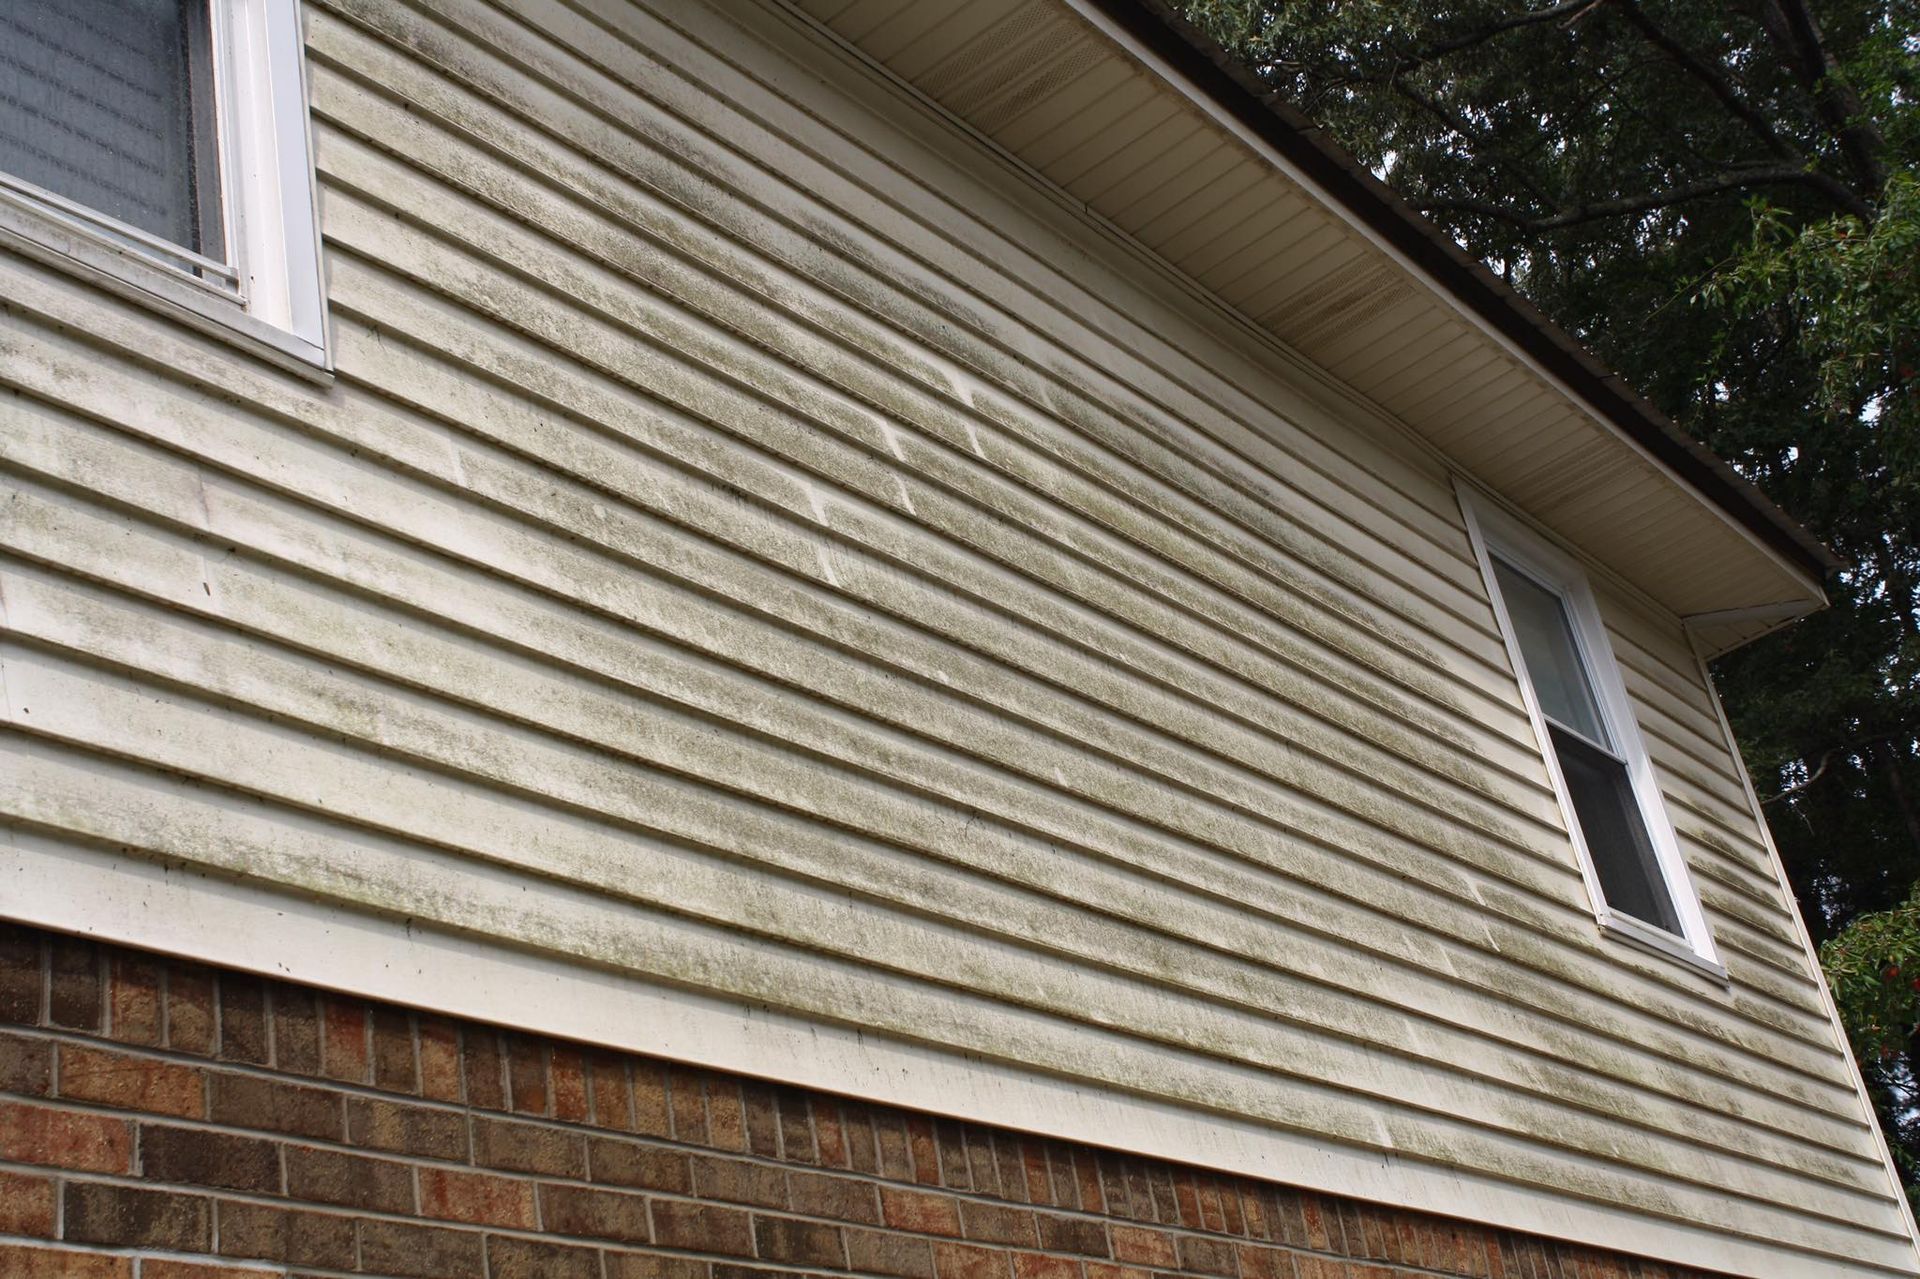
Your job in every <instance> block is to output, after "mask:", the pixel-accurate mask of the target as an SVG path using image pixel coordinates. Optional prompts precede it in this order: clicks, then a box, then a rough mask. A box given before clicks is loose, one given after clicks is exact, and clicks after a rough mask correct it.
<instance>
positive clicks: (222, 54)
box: [0, 0, 332, 372]
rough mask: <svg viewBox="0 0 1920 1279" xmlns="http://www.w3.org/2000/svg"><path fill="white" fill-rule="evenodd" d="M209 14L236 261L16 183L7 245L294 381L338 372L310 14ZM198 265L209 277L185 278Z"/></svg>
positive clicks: (249, 4) (284, 3) (225, 0)
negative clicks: (323, 230)
mask: <svg viewBox="0 0 1920 1279" xmlns="http://www.w3.org/2000/svg"><path fill="white" fill-rule="evenodd" d="M209 10H210V13H209V17H210V19H211V36H212V48H213V94H214V120H215V130H216V144H215V151H216V154H217V155H218V157H219V164H220V193H221V212H222V222H223V224H224V227H225V231H226V245H227V249H226V252H227V255H228V261H227V262H226V263H224V264H223V263H214V262H210V261H205V260H201V259H198V258H197V256H196V255H195V254H193V253H192V252H190V251H189V250H187V249H185V248H182V247H180V246H178V245H171V244H168V243H166V242H165V241H163V240H160V239H159V238H157V237H155V236H152V235H149V234H147V233H146V232H144V231H141V230H139V229H138V228H134V227H129V226H126V225H124V224H121V223H117V222H115V221H114V220H113V219H111V218H108V217H106V216H104V215H103V214H100V213H98V212H95V211H93V210H90V209H86V208H84V207H82V206H80V205H77V204H75V203H74V202H72V201H70V200H66V199H63V198H62V197H60V196H58V195H56V194H54V193H52V192H48V191H44V190H41V189H39V188H37V187H34V186H31V185H30V184H28V183H26V182H23V181H21V180H19V179H16V178H12V177H10V176H8V175H5V174H0V244H4V245H6V246H7V247H10V248H13V249H15V250H17V251H19V252H22V253H24V254H26V255H27V256H29V257H32V258H34V259H36V260H38V261H41V262H45V263H47V264H49V265H52V266H56V267H59V268H60V269H62V270H66V271H69V272H72V273H74V274H77V275H80V276H82V277H84V278H87V279H89V280H91V281H92V282H94V283H96V284H99V285H101V286H102V287H105V288H107V289H109V290H111V291H112V292H114V293H117V294H119V295H120V296H122V297H125V298H128V299H130V300H132V301H136V302H139V303H141V304H143V305H147V306H151V307H154V308H156V309H158V310H160V311H162V312H164V313H166V314H169V315H171V316H173V317H175V318H177V319H180V320H182V321H184V322H186V323H188V324H190V325H192V326H193V327H195V328H197V329H199V330H201V331H202V332H206V333H210V334H213V335H215V336H218V337H222V338H226V339H229V340H232V341H235V342H237V343H239V344H240V345H242V346H245V347H248V348H250V349H252V350H254V351H255V352H256V353H257V354H260V355H262V356H264V357H266V358H268V359H270V360H272V361H274V362H275V363H277V364H280V365H282V366H283V367H289V368H294V369H296V370H297V371H301V372H312V371H314V370H322V371H329V370H331V368H332V350H331V347H330V345H329V341H328V334H327V323H326V286H325V275H324V273H323V270H322V265H321V260H320V217H319V205H318V200H317V194H316V189H315V182H314V170H313V145H312V139H311V136H310V131H309V125H308V118H307V82H306V49H305V40H304V39H303V36H302V28H301V21H300V0H209ZM194 262H200V264H201V266H202V267H203V271H204V273H202V272H196V271H194V270H192V269H190V268H189V267H188V266H187V265H184V264H187V263H194ZM209 275H211V276H213V277H215V278H212V279H209V278H207V277H208V276H209ZM222 277H224V278H222Z"/></svg>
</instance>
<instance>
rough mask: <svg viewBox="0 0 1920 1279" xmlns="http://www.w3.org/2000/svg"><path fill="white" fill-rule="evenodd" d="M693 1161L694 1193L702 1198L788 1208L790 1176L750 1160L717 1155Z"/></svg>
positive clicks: (767, 1165)
mask: <svg viewBox="0 0 1920 1279" xmlns="http://www.w3.org/2000/svg"><path fill="white" fill-rule="evenodd" d="M691 1162H692V1168H693V1193H695V1194H696V1195H698V1196H700V1197H701V1198H702V1199H719V1200H722V1201H724V1202H726V1203H739V1204H753V1205H754V1206H755V1207H759V1208H784V1207H786V1206H787V1176H786V1174H785V1173H784V1172H782V1171H781V1170H780V1169H778V1168H776V1167H773V1166H771V1165H769V1164H760V1163H755V1162H753V1161H752V1160H750V1159H722V1158H719V1157H718V1156H714V1155H695V1156H694V1157H693V1159H692V1161H691Z"/></svg>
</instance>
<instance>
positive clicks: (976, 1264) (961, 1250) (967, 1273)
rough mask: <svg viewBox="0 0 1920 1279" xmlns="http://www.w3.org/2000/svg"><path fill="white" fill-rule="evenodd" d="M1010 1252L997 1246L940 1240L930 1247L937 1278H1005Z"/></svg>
mask: <svg viewBox="0 0 1920 1279" xmlns="http://www.w3.org/2000/svg"><path fill="white" fill-rule="evenodd" d="M1010 1255H1011V1254H1009V1253H1007V1252H1005V1251H1003V1250H1001V1249H998V1248H981V1247H977V1246H975V1245H974V1244H970V1243H950V1242H947V1241H946V1240H942V1241H941V1242H939V1243H936V1244H935V1245H934V1246H933V1267H934V1273H936V1274H937V1275H938V1276H939V1279H1007V1277H1008V1275H1010V1274H1011V1273H1012V1267H1011V1263H1010V1262H1009V1260H1008V1258H1009V1256H1010Z"/></svg>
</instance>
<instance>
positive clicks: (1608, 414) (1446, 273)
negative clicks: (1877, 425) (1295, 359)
mask: <svg viewBox="0 0 1920 1279" xmlns="http://www.w3.org/2000/svg"><path fill="white" fill-rule="evenodd" d="M1085 3H1088V4H1089V5H1090V6H1091V7H1093V8H1096V9H1098V10H1099V11H1100V12H1101V13H1102V14H1104V15H1105V16H1106V17H1107V18H1108V19H1109V20H1110V21H1112V22H1113V23H1114V24H1115V25H1116V26H1117V27H1119V28H1120V29H1121V30H1123V31H1125V32H1126V33H1127V34H1128V35H1129V36H1130V37H1132V38H1133V39H1135V40H1137V41H1139V42H1140V44H1141V45H1143V46H1145V47H1146V48H1147V49H1149V50H1150V51H1152V52H1153V54H1154V55H1155V56H1157V57H1159V58H1161V59H1162V60H1163V61H1165V62H1166V64H1167V65H1168V66H1170V67H1171V68H1173V69H1174V70H1175V71H1177V72H1178V73H1179V74H1180V75H1182V76H1184V77H1186V78H1187V79H1188V80H1190V81H1191V82H1192V83H1193V84H1194V86H1195V87H1196V88H1198V89H1199V90H1200V91H1201V92H1203V93H1205V94H1206V95H1207V96H1208V97H1209V98H1211V99H1212V100H1213V101H1214V102H1215V103H1216V104H1218V105H1219V106H1220V107H1222V108H1223V109H1225V110H1226V111H1228V112H1229V113H1230V114H1231V115H1232V116H1233V117H1234V119H1235V120H1236V121H1237V122H1238V123H1239V124H1240V125H1242V126H1243V127H1245V128H1247V129H1248V130H1249V131H1251V132H1252V133H1253V134H1254V135H1255V136H1257V137H1258V138H1259V139H1260V140H1261V141H1262V142H1264V143H1266V144H1267V145H1269V146H1271V147H1272V148H1273V149H1274V150H1275V151H1276V152H1278V153H1279V154H1280V155H1281V156H1282V157H1284V158H1285V159H1286V160H1287V161H1288V162H1289V163H1291V164H1293V165H1295V166H1296V167H1297V168H1298V169H1299V170H1300V171H1301V173H1302V174H1304V175H1305V176H1306V177H1307V178H1309V179H1310V180H1312V181H1313V182H1314V183H1315V184H1316V185H1318V186H1319V187H1320V189H1321V190H1322V191H1324V192H1325V193H1326V194H1327V195H1328V196H1329V197H1330V198H1332V199H1333V200H1334V201H1336V202H1337V203H1338V204H1339V205H1340V206H1341V207H1343V208H1344V209H1346V210H1347V212H1349V213H1350V214H1352V215H1353V216H1354V217H1355V218H1356V219H1358V220H1359V221H1360V222H1362V223H1363V224H1364V225H1365V226H1366V227H1367V228H1368V229H1369V230H1371V231H1372V232H1373V233H1374V234H1376V235H1378V236H1379V237H1380V238H1381V240H1383V241H1384V242H1385V243H1387V244H1388V245H1390V246H1391V247H1392V248H1393V249H1395V250H1396V251H1397V252H1399V253H1401V254H1403V255H1404V256H1405V257H1406V258H1407V259H1408V260H1410V261H1411V262H1413V263H1414V264H1415V265H1416V266H1418V267H1419V268H1420V269H1422V270H1423V271H1425V272H1426V273H1427V274H1428V275H1429V276H1431V277H1432V278H1433V280H1434V281H1435V282H1437V283H1438V284H1440V285H1441V286H1442V287H1444V288H1446V289H1447V290H1449V291H1450V292H1452V294H1453V295H1454V296H1455V297H1456V298H1458V299H1459V300H1460V301H1461V302H1462V303H1463V304H1464V305H1465V307H1466V309H1468V310H1469V311H1471V312H1472V313H1473V314H1474V315H1476V316H1478V317H1479V318H1480V319H1481V320H1482V321H1483V322H1484V323H1486V324H1487V325H1488V326H1489V327H1490V328H1492V329H1493V330H1494V331H1495V332H1496V333H1498V334H1499V335H1500V336H1501V337H1503V338H1505V339H1506V340H1507V341H1508V342H1511V343H1512V344H1513V345H1514V346H1515V347H1516V348H1518V349H1519V350H1520V351H1522V352H1524V353H1525V354H1526V355H1527V356H1528V357H1530V358H1531V359H1533V360H1534V361H1536V362H1537V363H1538V364H1539V365H1540V366H1541V367H1542V368H1543V369H1545V370H1546V371H1547V372H1548V373H1549V374H1551V375H1552V376H1554V377H1556V378H1558V379H1560V380H1561V381H1562V382H1563V383H1565V384H1566V386H1567V387H1568V388H1569V389H1570V390H1572V391H1573V392H1574V393H1575V394H1576V395H1578V396H1580V397H1582V398H1583V399H1585V400H1586V401H1587V402H1588V403H1589V404H1590V405H1592V406H1593V407H1594V408H1595V409H1597V410H1599V412H1600V413H1601V414H1603V415H1604V417H1605V419H1606V421H1607V422H1608V423H1609V424H1611V425H1612V426H1613V427H1615V428H1616V429H1617V430H1619V431H1620V432H1621V433H1622V434H1624V435H1625V436H1626V437H1627V438H1628V439H1629V440H1631V441H1632V442H1633V443H1635V444H1637V445H1639V446H1640V447H1641V448H1642V449H1644V450H1645V451H1646V452H1647V453H1648V454H1649V455H1651V456H1652V457H1653V458H1654V459H1656V460H1657V461H1659V462H1660V463H1662V464H1663V465H1665V466H1666V467H1667V468H1668V469H1669V470H1671V471H1672V472H1673V473H1674V474H1675V475H1676V476H1677V477H1678V478H1680V479H1681V480H1682V481H1683V482H1685V483H1686V484H1688V485H1689V486H1691V487H1692V488H1693V489H1694V490H1695V491H1696V492H1698V493H1699V494H1700V495H1701V497H1702V498H1704V499H1705V500H1706V501H1707V502H1709V503H1711V504H1712V505H1713V506H1715V507H1717V508H1718V509H1720V510H1721V511H1722V512H1724V513H1725V514H1726V515H1727V516H1728V517H1729V518H1730V519H1732V520H1733V521H1734V522H1735V523H1736V524H1738V525H1739V526H1740V527H1741V528H1743V529H1745V530H1746V531H1747V532H1749V533H1750V534H1752V535H1753V536H1754V537H1755V538H1756V539H1757V540H1758V541H1760V542H1761V543H1762V544H1763V545H1765V546H1766V547H1767V548H1768V549H1770V550H1771V551H1773V552H1774V553H1775V554H1777V555H1779V556H1780V557H1782V558H1783V559H1785V560H1786V561H1787V562H1788V563H1789V564H1790V565H1792V566H1793V567H1794V568H1796V569H1798V570H1800V571H1801V572H1803V573H1805V574H1806V575H1807V576H1809V577H1810V578H1812V579H1813V582H1814V584H1815V585H1816V586H1819V585H1821V584H1822V583H1824V581H1825V579H1826V577H1827V576H1828V575H1829V574H1831V573H1835V572H1838V571H1839V570H1840V569H1842V568H1844V567H1845V565H1844V564H1843V562H1842V561H1841V560H1840V559H1839V558H1838V557H1837V556H1835V555H1834V554H1833V552H1832V551H1830V550H1828V549H1827V548H1826V546H1824V545H1823V544H1822V543H1821V542H1820V541H1819V540H1818V539H1816V538H1815V537H1814V536H1813V535H1812V534H1811V533H1809V532H1807V530H1806V529H1804V528H1803V527H1801V525H1800V524H1799V523H1798V522H1797V521H1795V520H1794V519H1793V518H1792V517H1791V516H1789V515H1788V514H1787V513H1786V512H1784V511H1782V510H1781V509H1780V508H1779V507H1778V506H1776V505H1775V504H1774V503H1773V501H1772V500H1771V499H1770V498H1768V497H1767V496H1766V495H1765V494H1764V493H1762V492H1761V491H1760V490H1759V488H1757V487H1756V486H1755V485H1754V484H1753V483H1752V482H1751V481H1749V480H1747V479H1745V478H1743V477H1742V476H1741V475H1740V474H1739V473H1738V472H1736V471H1735V470H1734V469H1733V467H1732V466H1730V465H1729V464H1728V463H1727V462H1726V461H1725V460H1724V459H1722V458H1720V457H1719V456H1717V455H1716V454H1714V453H1713V452H1712V451H1711V450H1709V449H1708V448H1707V447H1706V446H1705V445H1703V444H1701V443H1700V442H1699V441H1697V440H1695V439H1693V438H1692V437H1691V436H1689V435H1687V434H1686V433H1685V432H1683V431H1682V430H1681V429H1680V428H1679V427H1678V426H1677V425H1675V424H1674V422H1673V421H1672V419H1670V418H1668V417H1667V416H1666V415H1665V414H1664V413H1662V412H1661V411H1660V410H1659V409H1657V408H1655V407H1654V406H1653V405H1652V404H1650V403H1648V402H1647V401H1646V400H1645V399H1643V398H1642V397H1641V396H1640V395H1639V394H1638V393H1637V392H1635V391H1634V390H1633V389H1632V388H1631V387H1629V386H1628V385H1627V384H1626V382H1625V380H1624V379H1622V378H1621V377H1620V375H1619V374H1617V373H1614V372H1613V371H1612V370H1610V369H1608V368H1607V367H1606V366H1605V365H1603V364H1601V363H1600V361H1599V360H1598V359H1597V358H1595V357H1594V355H1593V354H1592V352H1590V351H1588V350H1587V349H1586V348H1585V347H1583V346H1582V345H1581V344H1580V343H1579V342H1577V341H1576V340H1575V339H1574V338H1573V337H1572V336H1571V335H1569V334H1568V333H1567V332H1566V331H1565V330H1564V329H1562V328H1561V327H1560V326H1559V325H1557V324H1555V323H1554V322H1553V321H1552V320H1550V319H1548V318H1547V316H1546V315H1545V314H1544V313H1542V312H1541V310H1540V309H1539V308H1538V307H1536V306H1535V305H1534V304H1533V303H1531V302H1529V301H1528V300H1527V299H1526V298H1525V297H1523V296H1522V295H1521V294H1520V293H1519V292H1517V291H1516V290H1514V289H1513V288H1512V287H1511V286H1510V285H1507V284H1505V283H1503V282H1501V281H1500V280H1499V279H1498V278H1497V277H1496V276H1495V275H1494V274H1493V273H1492V272H1491V271H1489V270H1488V269H1487V268H1486V266H1484V265H1483V264H1482V263H1480V262H1479V261H1477V260H1476V259H1474V258H1473V257H1471V256H1470V255H1469V254H1468V253H1467V252H1466V251H1465V250H1464V249H1462V248H1461V247H1460V246H1459V245H1457V244H1455V243H1454V241H1453V240H1452V238H1451V237H1449V236H1448V235H1447V234H1446V233H1445V232H1443V231H1442V230H1441V229H1440V228H1439V227H1438V226H1437V225H1435V224H1434V223H1433V222H1432V221H1430V220H1428V219H1427V218H1426V217H1425V216H1424V215H1422V214H1421V213H1419V212H1418V211H1416V210H1415V209H1414V208H1413V206H1412V205H1410V204H1408V203H1407V202H1406V200H1405V199H1403V198H1402V197H1401V196H1400V195H1399V194H1397V193H1396V192H1395V191H1394V190H1393V189H1392V188H1390V187H1388V186H1387V185H1386V184H1385V183H1384V182H1382V181H1380V179H1378V178H1377V177H1375V176H1374V175H1373V174H1372V173H1371V172H1370V171H1369V170H1368V169H1367V168H1366V166H1364V165H1362V164H1361V163H1360V162H1359V161H1358V160H1356V159H1355V158H1354V157H1353V156H1352V155H1350V154H1349V153H1348V152H1347V151H1346V149H1345V148H1343V147H1342V146H1340V144H1339V143H1337V142H1336V141H1334V140H1333V138H1332V136H1331V135H1330V134H1328V133H1327V131H1326V130H1325V129H1323V128H1321V127H1320V126H1319V125H1317V124H1315V123H1314V122H1313V121H1312V120H1310V119H1309V118H1308V117H1307V116H1306V115H1305V114H1304V113H1303V112H1301V111H1299V110H1298V109H1297V108H1295V107H1293V106H1291V105H1289V104H1288V103H1287V102H1285V101H1284V100H1283V99H1281V98H1280V96H1279V95H1278V94H1277V93H1276V92H1275V91H1273V90H1272V89H1269V88H1267V87H1266V86H1264V85H1262V84H1261V83H1260V81H1259V79H1258V78H1257V77H1256V76H1255V75H1254V74H1253V72H1252V71H1250V70H1249V69H1247V68H1246V67H1245V66H1244V65H1242V64H1241V63H1240V62H1239V61H1238V60H1236V59H1235V58H1234V57H1233V55H1232V54H1230V53H1228V52H1227V51H1226V49H1224V48H1223V47H1221V45H1220V44H1218V43H1217V42H1216V41H1214V40H1213V39H1211V38H1210V37H1208V36H1207V35H1205V34H1204V33H1203V32H1201V31H1200V30H1199V29H1198V28H1197V27H1195V26H1194V25H1193V24H1192V23H1191V22H1189V21H1187V19H1186V18H1185V17H1183V16H1182V15H1181V14H1179V13H1178V12H1177V11H1175V10H1174V9H1173V8H1172V6H1171V5H1169V4H1168V3H1167V2H1166V0H1085Z"/></svg>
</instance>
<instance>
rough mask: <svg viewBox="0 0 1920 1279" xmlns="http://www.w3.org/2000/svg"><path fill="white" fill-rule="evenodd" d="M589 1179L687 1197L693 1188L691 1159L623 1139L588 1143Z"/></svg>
mask: <svg viewBox="0 0 1920 1279" xmlns="http://www.w3.org/2000/svg"><path fill="white" fill-rule="evenodd" d="M587 1171H588V1179H589V1180H592V1181H596V1182H599V1183H600V1184H602V1185H607V1186H625V1187H627V1188H628V1189H632V1190H665V1191H669V1192H671V1193H673V1194H682V1195H683V1194H686V1193H688V1192H689V1191H690V1190H691V1189H692V1188H693V1172H692V1168H691V1166H690V1164H689V1162H688V1159H687V1156H686V1155H685V1154H684V1153H682V1152H681V1151H678V1150H669V1149H667V1148H666V1147H664V1146H655V1145H652V1144H651V1143H648V1142H644V1141H628V1140H625V1139H624V1138H619V1137H591V1138H589V1139H588V1140H587Z"/></svg>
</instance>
